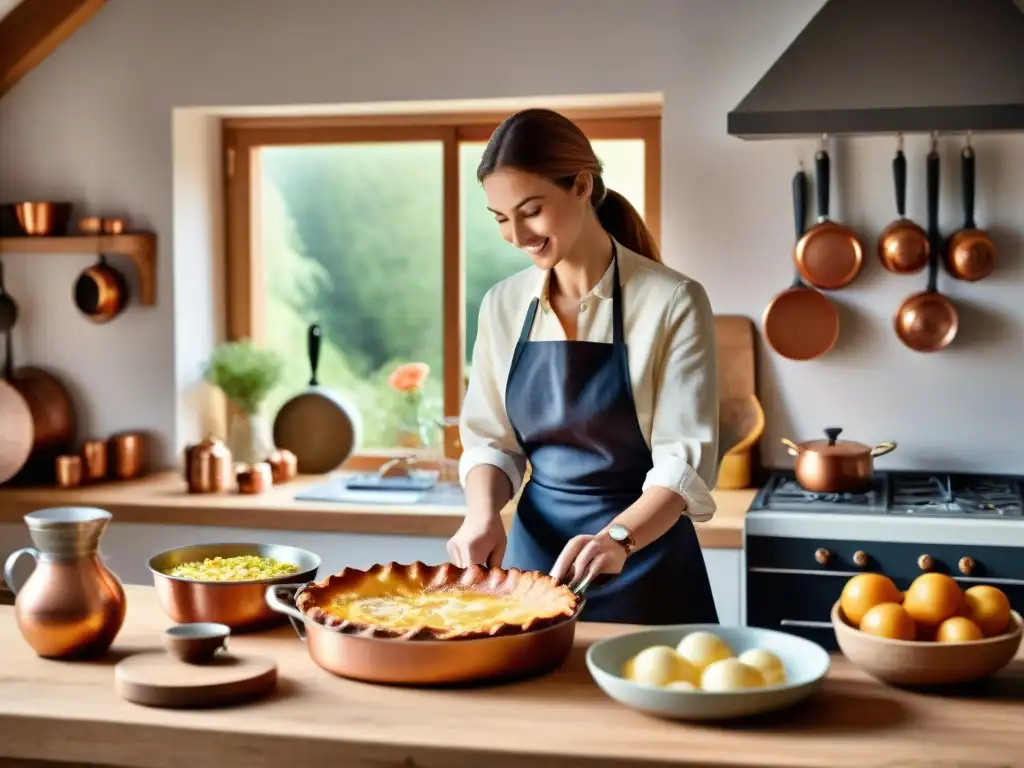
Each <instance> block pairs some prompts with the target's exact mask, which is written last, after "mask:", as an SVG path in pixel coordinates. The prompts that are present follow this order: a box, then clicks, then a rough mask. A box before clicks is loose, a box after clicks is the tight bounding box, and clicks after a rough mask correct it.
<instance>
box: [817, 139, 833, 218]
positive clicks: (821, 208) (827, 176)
mask: <svg viewBox="0 0 1024 768" xmlns="http://www.w3.org/2000/svg"><path fill="white" fill-rule="evenodd" d="M831 179H832V174H831V164H830V162H829V157H828V150H827V149H825V148H824V147H822V148H821V149H819V150H818V152H817V154H816V155H815V156H814V186H815V192H817V195H818V221H819V222H821V221H828V204H829V184H831Z"/></svg>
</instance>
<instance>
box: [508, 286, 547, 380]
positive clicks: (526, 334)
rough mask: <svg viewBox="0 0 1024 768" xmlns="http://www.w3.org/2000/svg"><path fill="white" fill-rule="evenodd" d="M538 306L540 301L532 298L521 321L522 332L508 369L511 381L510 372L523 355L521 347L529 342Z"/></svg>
mask: <svg viewBox="0 0 1024 768" xmlns="http://www.w3.org/2000/svg"><path fill="white" fill-rule="evenodd" d="M538 304H540V299H537V298H534V299H533V301H531V302H530V307H529V309H527V310H526V319H525V320H524V321H523V330H521V331H520V332H519V341H518V342H516V348H515V350H514V351H513V352H512V364H511V365H510V366H509V369H508V378H509V380H511V379H512V372H513V371H514V370H515V369H516V364H517V363H518V362H519V356H520V355H522V354H523V347H524V346H525V345H526V342H527V341H529V340H530V329H531V328H532V327H533V319H534V318H535V317H536V316H537V305H538Z"/></svg>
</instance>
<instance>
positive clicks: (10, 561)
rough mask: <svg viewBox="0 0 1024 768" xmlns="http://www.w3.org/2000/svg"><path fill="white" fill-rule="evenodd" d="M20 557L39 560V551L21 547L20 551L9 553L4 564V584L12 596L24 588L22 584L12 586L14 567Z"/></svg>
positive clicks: (33, 548)
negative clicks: (25, 556)
mask: <svg viewBox="0 0 1024 768" xmlns="http://www.w3.org/2000/svg"><path fill="white" fill-rule="evenodd" d="M22 555H28V556H29V557H31V558H32V559H33V560H36V561H38V560H39V550H38V549H36V548H35V547H23V548H22V549H19V550H16V551H14V552H11V554H10V556H9V557H8V558H7V562H6V563H4V582H6V584H7V588H8V589H10V590H11V592H13V593H14V594H18V592H19V590H21V588H22V587H24V586H25V585H24V584H19V585H18V586H14V566H16V565H17V564H18V561H19V560H20V559H21V557H22Z"/></svg>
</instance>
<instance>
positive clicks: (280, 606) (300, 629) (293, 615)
mask: <svg viewBox="0 0 1024 768" xmlns="http://www.w3.org/2000/svg"><path fill="white" fill-rule="evenodd" d="M305 586H306V585H305V584H271V585H270V586H269V587H267V591H266V592H265V593H264V595H263V599H264V600H266V602H267V605H269V606H270V608H271V610H274V611H277V612H278V613H283V614H284V615H285V616H287V617H288V620H289V621H290V622H291V623H292V626H293V627H294V628H295V632H296V634H297V635H298V636H299V639H301V640H305V639H306V617H305V616H303V615H302V614H301V613H300V612H299V609H298V608H296V607H295V596H296V595H297V594H298V593H299V590H301V589H302V588H303V587H305ZM282 595H285V596H286V598H283V597H282ZM286 600H287V601H286Z"/></svg>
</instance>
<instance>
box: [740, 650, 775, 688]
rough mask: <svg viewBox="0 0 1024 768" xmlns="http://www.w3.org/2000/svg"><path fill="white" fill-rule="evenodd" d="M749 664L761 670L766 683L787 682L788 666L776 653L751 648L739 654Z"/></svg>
mask: <svg viewBox="0 0 1024 768" xmlns="http://www.w3.org/2000/svg"><path fill="white" fill-rule="evenodd" d="M739 659H740V661H742V662H743V663H744V664H746V665H747V666H751V667H753V668H754V669H757V670H759V671H760V672H761V676H762V677H764V683H765V685H782V684H783V683H785V682H786V667H785V665H784V664H783V663H782V660H781V659H779V657H778V656H776V655H775V654H774V653H772V652H770V651H765V650H762V649H760V648H751V649H750V650H749V651H744V652H743V653H741V654H740V656H739Z"/></svg>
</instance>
